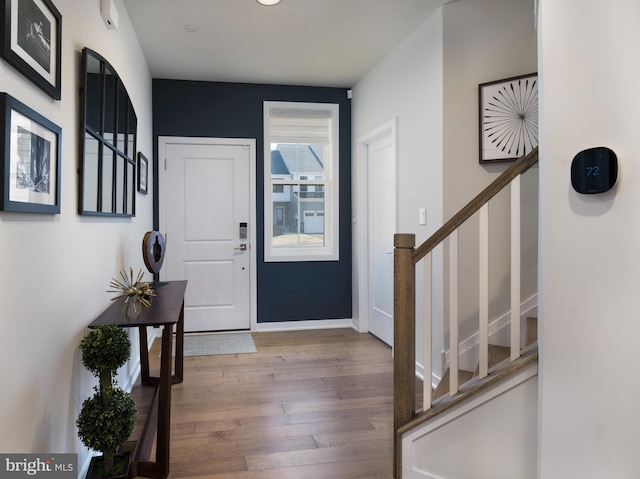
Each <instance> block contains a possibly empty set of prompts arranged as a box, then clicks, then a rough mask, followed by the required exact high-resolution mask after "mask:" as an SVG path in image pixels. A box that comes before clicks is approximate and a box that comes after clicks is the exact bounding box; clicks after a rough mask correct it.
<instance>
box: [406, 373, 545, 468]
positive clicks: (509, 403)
mask: <svg viewBox="0 0 640 479" xmlns="http://www.w3.org/2000/svg"><path fill="white" fill-rule="evenodd" d="M535 370H536V365H535V364H533V365H530V366H529V367H527V368H525V370H523V371H520V373H519V374H518V375H517V376H512V377H511V378H509V379H508V380H507V381H506V382H505V383H504V384H500V385H497V386H494V387H492V388H490V389H488V390H484V391H482V392H481V393H479V394H477V395H475V396H473V397H472V398H470V399H469V400H468V401H466V402H465V403H462V404H459V405H458V406H455V407H453V408H451V409H449V410H447V411H445V412H444V413H442V414H440V415H437V416H435V417H434V418H433V419H431V420H429V421H427V422H426V423H424V424H423V425H421V426H420V427H418V428H416V429H414V430H413V431H411V432H410V433H407V434H406V435H404V436H403V438H402V455H403V461H402V467H403V476H402V477H403V478H405V479H408V478H410V479H452V478H460V479H514V478H518V479H534V478H535V477H536V456H537V455H536V439H537V430H536V429H537V428H536V422H537V419H538V418H537V392H538V382H537V376H536V374H535Z"/></svg>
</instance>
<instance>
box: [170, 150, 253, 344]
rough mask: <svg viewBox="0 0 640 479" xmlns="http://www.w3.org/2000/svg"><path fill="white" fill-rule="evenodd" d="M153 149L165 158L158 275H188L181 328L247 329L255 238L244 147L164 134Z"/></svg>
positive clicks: (247, 155) (248, 162)
mask: <svg viewBox="0 0 640 479" xmlns="http://www.w3.org/2000/svg"><path fill="white" fill-rule="evenodd" d="M245 143H246V140H245ZM158 150H159V154H160V159H161V161H162V155H163V154H164V156H165V158H166V160H165V168H164V172H163V173H164V178H163V179H164V181H161V185H164V188H162V189H161V191H160V198H161V199H164V202H163V204H162V205H161V207H160V212H161V218H162V217H163V214H164V220H165V222H164V225H162V224H161V228H162V229H164V231H165V232H166V240H167V248H166V255H165V261H164V265H163V268H162V270H161V277H162V279H164V280H181V279H186V280H187V281H188V284H187V292H186V295H185V331H228V330H239V329H250V327H251V324H252V323H251V318H252V311H251V305H252V303H253V301H252V296H253V295H252V277H253V275H252V261H251V252H252V250H251V239H252V238H255V234H254V233H253V232H252V230H253V229H254V223H255V213H254V212H252V201H251V197H252V195H251V181H250V177H251V168H252V166H251V165H252V159H251V154H252V152H251V148H250V146H249V145H247V144H224V143H220V141H219V140H218V141H217V140H216V139H213V138H212V139H189V138H183V139H171V140H163V141H161V145H160V147H159V149H158ZM253 153H254V154H255V145H254V150H253ZM161 221H162V220H161Z"/></svg>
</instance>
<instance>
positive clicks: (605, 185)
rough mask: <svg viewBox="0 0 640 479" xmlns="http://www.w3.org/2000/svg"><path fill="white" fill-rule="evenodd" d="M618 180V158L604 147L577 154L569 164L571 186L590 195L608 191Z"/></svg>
mask: <svg viewBox="0 0 640 479" xmlns="http://www.w3.org/2000/svg"><path fill="white" fill-rule="evenodd" d="M617 180H618V158H617V156H616V154H615V153H614V152H613V150H611V149H609V148H606V147H604V146H601V147H597V148H589V149H588V150H583V151H581V152H580V153H578V154H577V155H576V156H575V157H574V158H573V161H572V162H571V186H573V189H574V190H576V191H577V192H578V193H582V194H585V195H591V194H596V193H604V192H605V191H609V190H610V189H611V188H612V187H613V185H615V184H616V181H617Z"/></svg>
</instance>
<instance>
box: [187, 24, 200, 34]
mask: <svg viewBox="0 0 640 479" xmlns="http://www.w3.org/2000/svg"><path fill="white" fill-rule="evenodd" d="M184 29H185V30H186V31H188V32H189V33H195V32H197V31H198V27H196V26H195V25H185V26H184Z"/></svg>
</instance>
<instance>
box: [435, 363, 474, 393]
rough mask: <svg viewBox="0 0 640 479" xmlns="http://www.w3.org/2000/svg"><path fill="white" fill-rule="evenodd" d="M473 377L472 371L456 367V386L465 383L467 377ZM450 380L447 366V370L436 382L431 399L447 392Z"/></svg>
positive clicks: (449, 371)
mask: <svg viewBox="0 0 640 479" xmlns="http://www.w3.org/2000/svg"><path fill="white" fill-rule="evenodd" d="M472 377H473V371H465V370H464V369H458V386H460V385H461V384H464V383H466V382H467V381H468V380H469V379H471V378H472ZM450 380H451V370H450V369H449V368H447V370H446V371H445V372H444V374H443V375H442V379H441V380H440V382H439V383H438V386H437V387H436V389H435V391H433V395H432V396H431V397H432V401H435V400H436V399H438V398H440V397H442V396H444V395H445V394H448V393H449V388H450V384H451V383H450Z"/></svg>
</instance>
